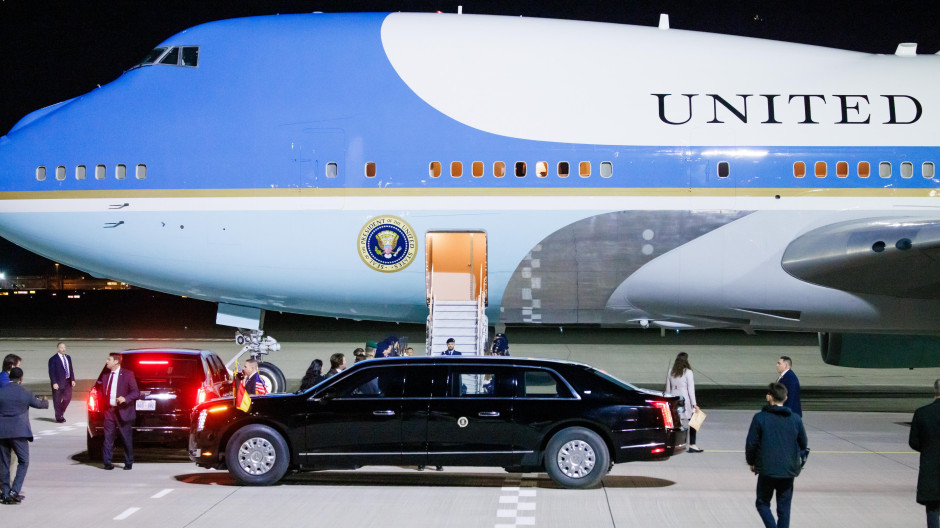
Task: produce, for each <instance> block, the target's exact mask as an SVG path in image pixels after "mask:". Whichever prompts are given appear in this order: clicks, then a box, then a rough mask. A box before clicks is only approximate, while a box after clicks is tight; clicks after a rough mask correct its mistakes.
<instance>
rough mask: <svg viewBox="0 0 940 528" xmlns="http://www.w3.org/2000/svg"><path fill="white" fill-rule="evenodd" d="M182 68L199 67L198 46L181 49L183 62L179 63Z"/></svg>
mask: <svg viewBox="0 0 940 528" xmlns="http://www.w3.org/2000/svg"><path fill="white" fill-rule="evenodd" d="M180 64H181V65H182V66H190V67H196V66H199V46H184V47H183V62H181V63H180Z"/></svg>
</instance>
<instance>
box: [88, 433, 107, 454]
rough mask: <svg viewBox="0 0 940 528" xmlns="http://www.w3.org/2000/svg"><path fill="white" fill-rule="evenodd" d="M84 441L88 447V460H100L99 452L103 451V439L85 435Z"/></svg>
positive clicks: (99, 436)
mask: <svg viewBox="0 0 940 528" xmlns="http://www.w3.org/2000/svg"><path fill="white" fill-rule="evenodd" d="M85 439H86V440H87V445H88V460H101V457H102V453H101V452H102V450H103V449H104V437H103V436H101V435H98V436H91V435H90V434H88V433H85Z"/></svg>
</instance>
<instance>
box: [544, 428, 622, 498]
mask: <svg viewBox="0 0 940 528" xmlns="http://www.w3.org/2000/svg"><path fill="white" fill-rule="evenodd" d="M609 466H610V454H609V453H608V451H607V444H606V443H604V440H603V439H602V438H601V437H600V436H598V435H597V433H595V432H594V431H591V430H590V429H585V428H583V427H569V428H567V429H562V430H561V431H558V432H557V433H555V436H553V437H552V439H551V440H549V442H548V448H547V450H546V452H545V470H546V471H547V472H548V476H549V477H551V478H552V480H554V481H555V482H556V483H557V484H559V485H561V486H563V487H566V488H590V487H592V486H594V485H596V484H597V483H598V482H600V481H601V479H602V478H604V475H606V474H607V469H608V467H609Z"/></svg>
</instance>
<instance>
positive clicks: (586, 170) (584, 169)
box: [578, 161, 591, 178]
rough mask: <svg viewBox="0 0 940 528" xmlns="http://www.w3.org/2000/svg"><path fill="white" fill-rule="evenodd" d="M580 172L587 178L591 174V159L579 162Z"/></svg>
mask: <svg viewBox="0 0 940 528" xmlns="http://www.w3.org/2000/svg"><path fill="white" fill-rule="evenodd" d="M578 174H579V175H580V176H581V177H582V178H587V177H588V176H590V175H591V162H590V161H582V162H581V163H579V164H578Z"/></svg>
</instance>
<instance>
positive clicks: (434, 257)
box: [424, 231, 488, 306]
mask: <svg viewBox="0 0 940 528" xmlns="http://www.w3.org/2000/svg"><path fill="white" fill-rule="evenodd" d="M424 247H425V248H426V251H427V253H426V257H425V258H426V260H425V270H426V272H425V280H426V283H427V296H428V304H429V305H430V304H431V302H432V300H433V299H436V300H438V301H478V302H482V304H483V306H486V304H487V302H488V299H487V289H486V286H487V283H486V233H484V232H482V231H467V232H452V231H428V232H427V234H426V235H425V246H424Z"/></svg>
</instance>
